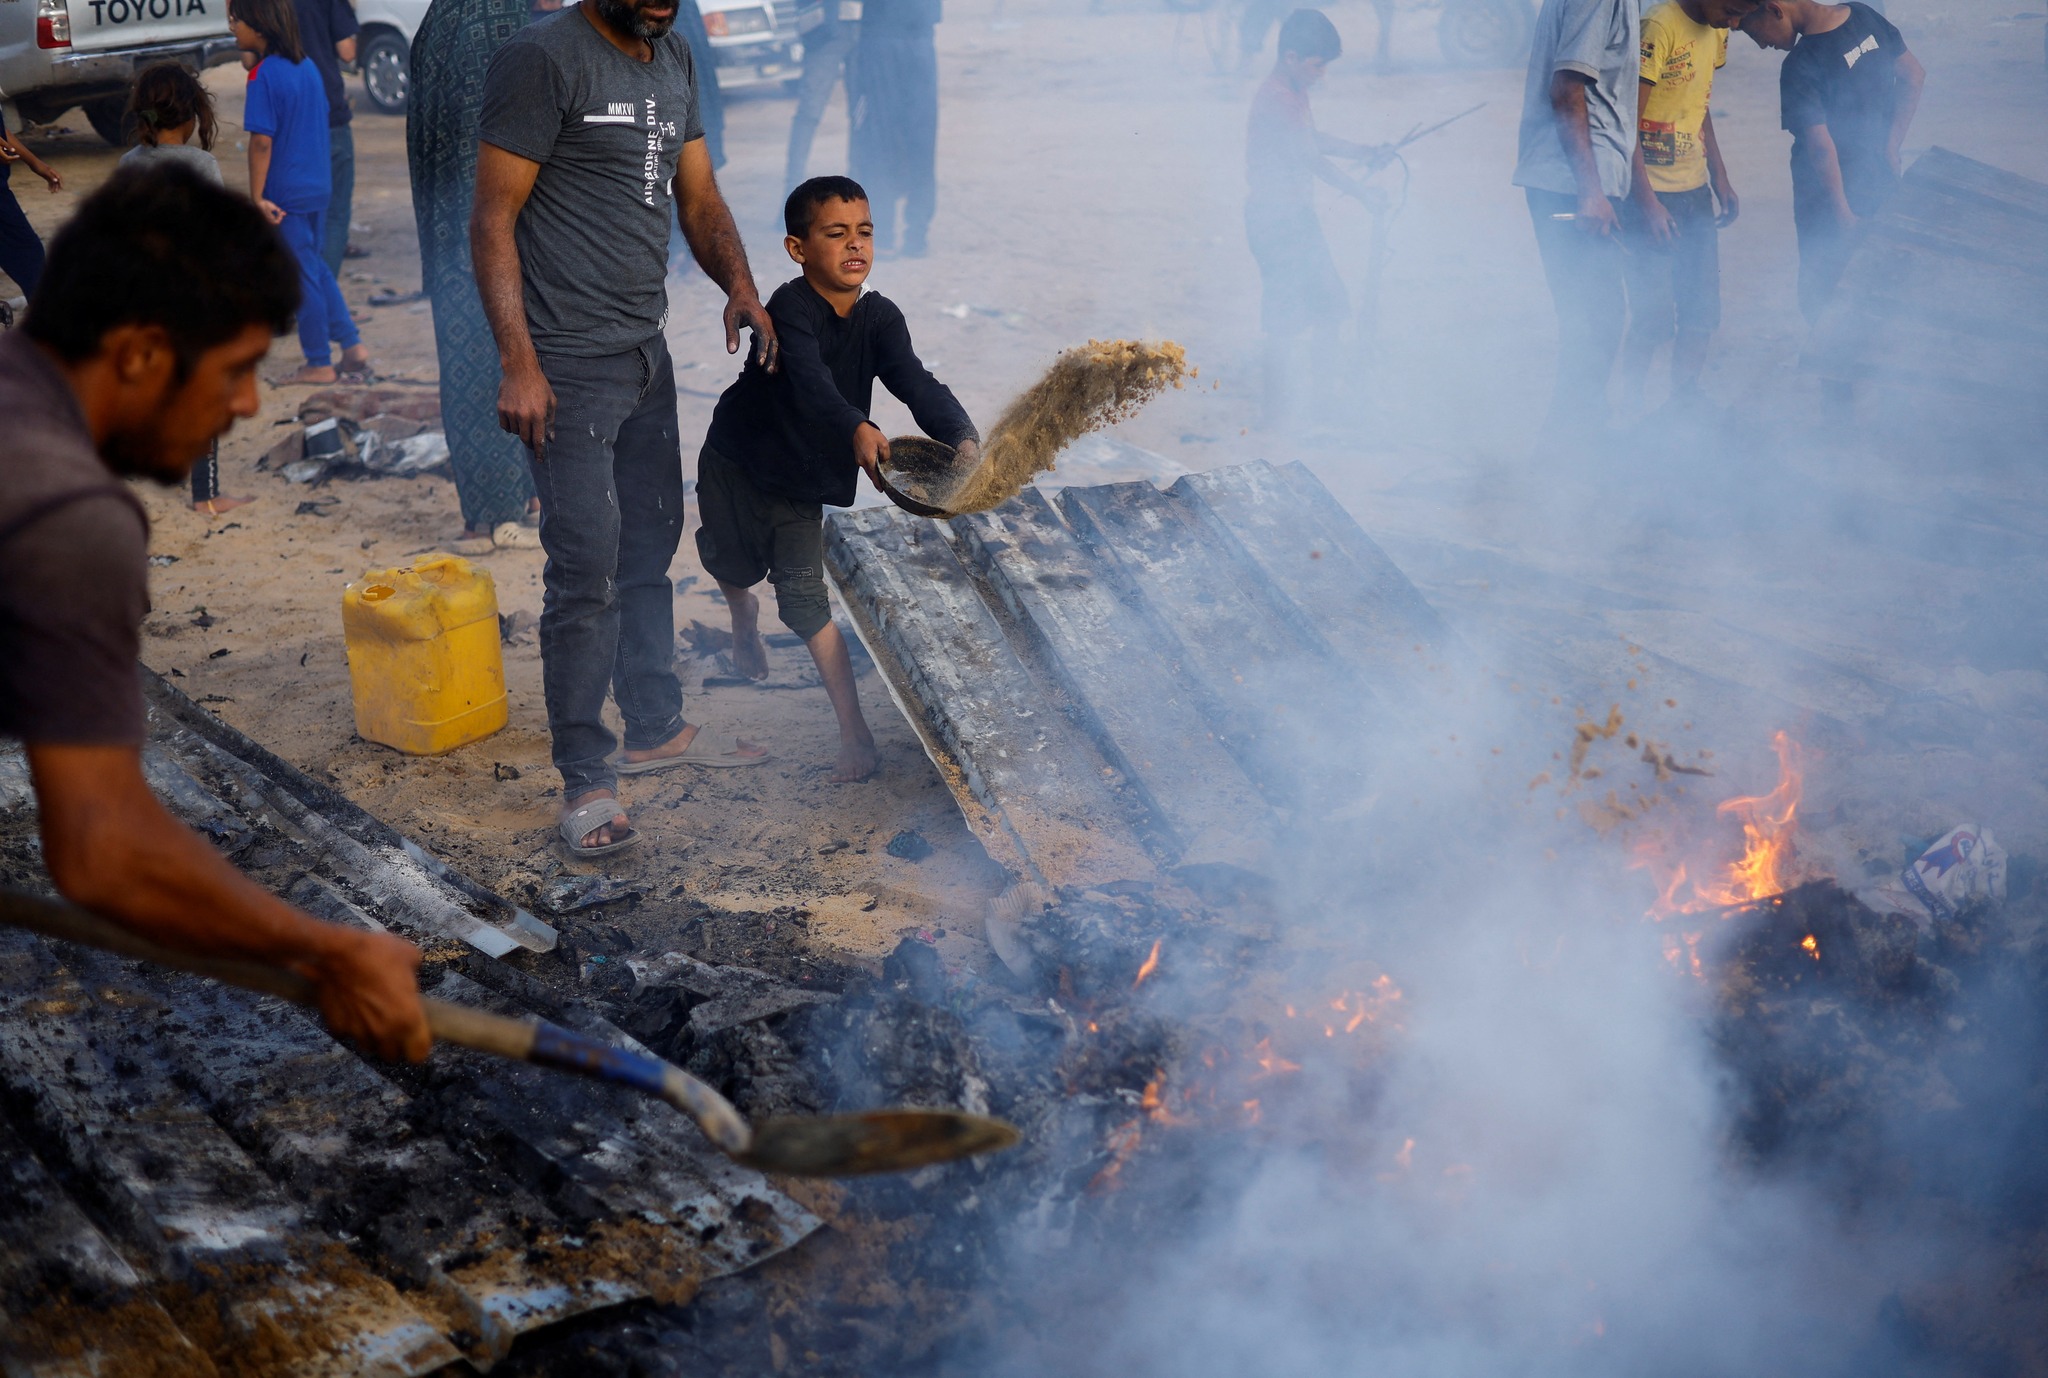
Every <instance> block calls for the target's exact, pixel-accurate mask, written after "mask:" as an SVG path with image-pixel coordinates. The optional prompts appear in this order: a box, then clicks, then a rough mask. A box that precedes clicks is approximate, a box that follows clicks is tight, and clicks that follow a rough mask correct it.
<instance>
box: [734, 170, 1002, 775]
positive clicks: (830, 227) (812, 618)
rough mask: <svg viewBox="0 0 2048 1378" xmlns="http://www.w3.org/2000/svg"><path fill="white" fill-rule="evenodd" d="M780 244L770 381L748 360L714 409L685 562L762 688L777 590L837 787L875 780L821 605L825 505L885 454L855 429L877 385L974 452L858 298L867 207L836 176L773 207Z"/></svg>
mask: <svg viewBox="0 0 2048 1378" xmlns="http://www.w3.org/2000/svg"><path fill="white" fill-rule="evenodd" d="M782 214H783V227H784V228H785V229H786V230H787V231H788V236H787V238H785V239H784V240H783V241H782V244H783V247H784V248H785V249H786V250H788V252H789V256H790V258H792V259H793V260H795V261H796V263H797V264H798V265H800V266H801V267H802V268H803V276H801V277H798V278H793V279H791V280H790V281H788V282H785V283H783V284H782V286H780V287H778V288H776V289H775V294H774V295H773V296H771V297H770V298H768V314H769V316H770V317H771V318H772V319H773V320H774V322H775V333H776V338H777V339H779V340H780V341H781V342H782V366H781V370H780V371H779V372H775V373H770V372H769V371H768V370H767V369H765V368H763V367H762V366H761V364H760V363H759V362H758V361H757V360H755V359H752V358H749V359H748V360H747V364H746V367H745V368H744V369H743V370H742V371H741V373H740V376H739V378H738V379H737V380H736V381H735V382H734V383H733V385H732V386H731V387H729V388H727V389H726V390H725V395H724V396H723V397H721V398H719V399H718V407H717V410H715V411H714V412H713V413H712V416H711V431H710V434H709V435H707V436H705V438H704V450H703V453H702V454H701V455H699V457H698V460H697V511H698V515H699V517H700V519H701V521H702V525H700V526H699V527H698V529H697V553H698V555H699V556H700V557H701V558H702V560H703V562H704V568H705V570H706V571H707V572H708V573H709V574H710V575H711V577H712V578H714V579H716V580H717V581H718V587H719V590H720V591H721V592H722V593H723V594H724V595H725V601H726V606H727V607H728V608H730V609H731V610H732V639H733V659H734V661H735V663H736V664H737V665H738V666H739V668H740V670H741V672H742V673H744V674H747V675H750V676H752V677H753V678H755V679H765V678H766V677H767V674H768V652H767V648H766V647H765V646H764V645H762V642H761V632H760V625H759V615H760V601H759V600H758V599H757V598H756V597H755V596H754V594H753V593H752V591H751V590H752V589H753V586H754V585H756V584H758V583H760V582H761V580H762V579H763V578H766V579H767V580H768V582H769V583H770V584H773V585H774V586H775V610H776V613H777V614H778V615H779V616H780V617H781V618H782V624H783V625H784V626H786V627H788V628H789V629H790V630H791V631H793V632H795V633H796V634H797V635H798V636H800V637H802V638H803V640H804V644H805V645H806V646H807V647H809V649H810V652H811V659H812V660H813V661H815V662H816V663H817V666H818V674H819V676H820V677H821V678H822V679H823V680H824V681H825V692H826V694H827V695H828V696H830V698H831V700H832V711H833V712H834V713H835V714H837V715H838V718H839V760H838V763H837V765H836V766H835V767H834V769H833V771H832V780H833V783H835V784H847V783H851V782H853V781H856V780H865V779H867V778H868V777H869V776H871V775H873V774H874V773H875V766H876V759H875V739H874V737H873V736H872V735H870V733H869V732H868V725H867V720H866V719H865V718H863V717H862V716H861V711H860V697H859V695H858V694H857V693H856V691H855V688H854V682H853V663H852V660H851V659H850V658H849V657H848V655H847V652H846V641H845V639H844V638H843V637H841V636H840V634H839V629H838V628H837V627H835V626H834V625H833V624H832V604H831V600H830V599H829V598H828V597H827V595H826V592H825V548H824V546H825V543H824V520H823V519H824V510H823V509H824V506H825V505H826V504H828V503H829V504H830V505H831V506H834V507H847V506H851V505H852V503H853V499H854V487H855V483H856V474H857V471H858V470H861V469H865V470H867V473H868V477H869V478H870V479H871V480H873V481H874V482H875V484H876V486H877V487H880V470H879V468H878V466H879V464H880V463H881V462H882V461H883V460H885V459H887V458H888V457H889V441H888V438H887V437H886V436H884V435H883V434H882V432H881V430H880V429H879V428H878V427H877V426H876V425H875V423H874V422H872V421H870V420H868V408H869V404H870V402H871V401H872V399H873V396H874V385H875V380H876V379H878V378H879V379H880V380H881V381H882V385H883V386H884V387H886V388H888V389H889V391H890V392H891V393H893V394H895V396H896V397H897V398H898V399H899V400H901V401H902V402H903V403H904V405H906V406H908V407H909V408H910V414H911V415H912V416H913V417H915V418H916V420H917V424H918V426H919V427H920V428H921V429H922V430H923V431H924V433H925V434H926V435H929V436H930V437H931V438H932V439H934V440H938V441H942V442H944V443H945V444H948V445H951V446H953V447H954V448H956V449H958V450H959V451H961V455H962V458H963V460H965V461H967V462H969V463H971V462H973V460H974V459H975V452H976V451H977V450H978V449H979V446H980V441H981V437H980V435H979V434H978V433H977V432H976V431H975V429H974V423H973V422H972V421H970V420H969V419H968V417H967V412H966V411H965V409H963V408H962V407H961V405H960V403H959V402H958V401H957V400H956V399H955V398H954V396H953V394H952V392H951V391H949V390H948V389H947V387H946V386H945V384H943V383H941V382H939V381H938V380H937V379H936V378H934V377H932V375H931V373H930V372H929V371H927V370H926V368H925V366H924V365H923V364H922V363H921V362H919V360H918V357H917V354H916V352H915V351H914V350H913V349H912V348H911V344H910V327H909V325H908V324H907V323H905V321H904V319H903V313H902V312H901V311H900V310H898V309H897V308H896V304H895V303H894V302H892V301H890V300H889V299H888V298H887V297H884V296H882V295H880V294H879V293H875V292H863V291H862V290H861V289H862V284H863V283H865V282H866V281H867V276H868V269H869V266H870V265H871V264H872V263H873V262H874V237H875V228H874V222H873V220H872V218H871V216H870V212H869V209H868V195H867V193H866V192H865V191H863V190H861V187H860V184H859V183H858V182H855V181H853V180H852V179H850V178H846V177H813V178H811V179H810V180H809V181H807V182H805V183H803V184H802V185H801V186H799V187H798V188H797V189H796V190H795V191H793V192H791V193H790V194H789V200H788V202H787V203H786V204H785V205H784V206H783V212H782Z"/></svg>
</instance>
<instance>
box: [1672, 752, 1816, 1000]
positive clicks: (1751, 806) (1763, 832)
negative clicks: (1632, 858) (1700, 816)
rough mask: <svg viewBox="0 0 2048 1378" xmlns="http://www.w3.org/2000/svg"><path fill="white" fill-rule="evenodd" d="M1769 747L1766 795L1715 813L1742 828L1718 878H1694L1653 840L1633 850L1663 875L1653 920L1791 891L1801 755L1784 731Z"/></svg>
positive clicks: (1726, 803)
mask: <svg viewBox="0 0 2048 1378" xmlns="http://www.w3.org/2000/svg"><path fill="white" fill-rule="evenodd" d="M1771 747H1772V749H1773V750H1774V751H1776V752H1777V754H1778V784H1777V787H1776V788H1775V789H1773V790H1772V791H1771V792H1770V793H1769V794H1760V795H1745V796H1741V797H1739V798H1735V799H1728V800H1724V801H1723V802H1722V803H1721V805H1720V806H1719V808H1718V809H1717V810H1716V812H1718V813H1722V814H1727V815H1729V816H1731V817H1733V818H1734V819H1735V820H1736V821H1737V822H1739V823H1741V825H1742V856H1741V859H1739V860H1737V861H1733V862H1730V863H1728V865H1727V866H1726V867H1725V868H1724V869H1723V870H1722V871H1721V873H1720V875H1719V877H1718V878H1715V879H1709V878H1706V877H1704V876H1702V877H1701V878H1699V879H1695V878H1694V877H1693V875H1692V873H1691V871H1690V869H1689V868H1688V866H1687V864H1686V863H1685V862H1684V861H1673V860H1671V859H1670V858H1668V857H1667V856H1666V854H1665V851H1664V848H1663V847H1662V845H1661V844H1660V843H1659V841H1658V840H1657V839H1654V838H1652V839H1646V840H1645V841H1643V842H1642V843H1639V844H1638V845H1637V848H1636V854H1637V859H1636V862H1635V864H1636V865H1637V866H1638V867H1642V868H1645V869H1648V870H1651V871H1653V872H1662V873H1663V878H1662V880H1661V881H1660V883H1659V885H1658V887H1657V890H1658V894H1657V902H1656V903H1655V904H1653V905H1651V906H1650V914H1651V916H1652V917H1654V918H1659V919H1661V918H1664V917H1666V916H1668V915H1671V914H1690V913H1693V912H1695V911H1697V910H1701V909H1719V908H1724V907H1726V906H1728V905H1733V904H1747V903H1749V902H1750V901H1752V900H1760V899H1766V898H1768V897H1770V896H1772V895H1777V894H1782V893H1784V892H1785V891H1786V890H1789V889H1791V888H1792V886H1793V884H1794V883H1795V880H1794V871H1793V867H1794V857H1795V851H1794V841H1795V839H1796V837H1797V834H1798V815H1799V799H1800V794H1801V792H1802V790H1803V789H1804V787H1805V775H1804V759H1803V758H1804V753H1803V752H1802V751H1801V750H1800V746H1799V743H1797V742H1795V741H1793V740H1792V738H1791V737H1789V736H1788V735H1786V734H1785V733H1783V732H1779V733H1776V734H1775V735H1774V736H1773V737H1772V738H1771ZM1686 941H1687V946H1688V947H1690V946H1692V945H1693V944H1694V943H1696V942H1697V941H1698V938H1697V935H1687V940H1686ZM1697 965H1698V961H1697V958H1696V957H1695V959H1694V966H1695V967H1697Z"/></svg>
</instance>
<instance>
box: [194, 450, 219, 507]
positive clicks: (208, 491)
mask: <svg viewBox="0 0 2048 1378" xmlns="http://www.w3.org/2000/svg"><path fill="white" fill-rule="evenodd" d="M219 496H220V442H219V441H218V440H216V441H214V442H213V448H211V449H209V450H208V451H207V452H206V458H204V459H202V460H200V461H199V462H198V463H197V464H195V465H193V466H192V501H194V502H212V501H213V500H214V499H215V498H217V497H219Z"/></svg>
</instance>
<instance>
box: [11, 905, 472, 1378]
mask: <svg viewBox="0 0 2048 1378" xmlns="http://www.w3.org/2000/svg"><path fill="white" fill-rule="evenodd" d="M0 952H6V953H10V954H13V955H15V956H16V957H17V958H18V957H20V956H23V955H26V956H27V957H28V958H29V961H28V963H27V964H26V965H27V967H28V969H29V970H31V971H32V972H33V973H34V978H35V979H32V980H30V981H28V982H21V983H13V982H11V983H9V984H7V985H6V986H5V987H0V1083H4V1084H5V1086H6V1089H7V1091H8V1092H9V1094H10V1096H11V1097H12V1098H14V1099H15V1100H16V1101H17V1102H18V1103H25V1104H28V1105H30V1106H32V1107H33V1114H34V1116H35V1118H36V1122H37V1126H38V1128H39V1129H40V1131H41V1132H42V1134H43V1135H44V1136H45V1137H46V1138H48V1139H51V1140H54V1141H57V1142H59V1143H61V1144H62V1145H63V1148H64V1151H65V1152H66V1154H67V1155H68V1156H69V1162H68V1166H69V1167H70V1168H71V1169H72V1170H73V1171H75V1172H78V1173H80V1174H82V1175H84V1176H85V1177H87V1178H89V1179H90V1180H91V1182H92V1184H93V1187H94V1189H95V1191H96V1193H97V1194H98V1196H99V1198H100V1200H101V1202H102V1204H103V1206H104V1209H105V1211H106V1212H107V1219H108V1220H109V1222H110V1223H113V1224H114V1226H115V1228H116V1229H117V1230H118V1232H119V1233H120V1235H121V1237H122V1238H123V1239H124V1241H125V1242H127V1243H128V1244H130V1245H131V1246H133V1247H135V1248H137V1249H139V1250H141V1251H142V1252H143V1254H144V1255H145V1256H146V1257H148V1258H149V1259H150V1260H151V1261H152V1263H153V1264H154V1265H155V1267H156V1268H158V1269H159V1270H160V1271H161V1272H162V1273H163V1274H164V1275H166V1276H168V1277H171V1278H175V1279H179V1280H181V1281H183V1282H184V1283H186V1284H187V1285H189V1286H190V1287H192V1288H194V1289H195V1290H196V1291H198V1292H200V1293H202V1294H209V1295H211V1296H213V1297H214V1298H215V1299H216V1300H217V1302H218V1305H219V1309H220V1312H221V1314H222V1316H223V1317H224V1320H225V1330H224V1332H223V1338H222V1340H221V1343H223V1344H226V1345H228V1346H230V1347H240V1346H245V1345H251V1344H257V1343H264V1344H270V1345H273V1346H275V1345H279V1344H282V1345H283V1346H285V1347H286V1348H288V1349H289V1350H290V1351H291V1352H292V1353H293V1354H294V1356H295V1364H294V1367H295V1370H296V1371H297V1372H301V1373H305V1374H308V1375H321V1376H322V1378H326V1375H333V1378H343V1376H344V1375H348V1376H350V1378H353V1376H354V1375H365V1376H367V1375H377V1376H378V1378H385V1376H386V1375H391V1376H392V1378H396V1376H397V1375H412V1374H422V1373H430V1372H432V1371H434V1370H435V1369H437V1368H439V1367H441V1366H443V1365H445V1364H448V1363H452V1362H454V1361H455V1360H457V1359H458V1358H460V1357H461V1356H460V1354H459V1353H458V1351H457V1350H456V1349H455V1348H454V1347H453V1346H452V1345H451V1344H450V1343H449V1342H448V1340H447V1339H446V1338H445V1337H444V1336H443V1335H442V1334H441V1332H440V1329H439V1328H438V1327H437V1326H436V1325H434V1324H433V1323H431V1322H430V1321H428V1320H427V1318H426V1317H424V1316H422V1315H421V1314H420V1313H419V1312H418V1311H417V1310H415V1309H414V1308H413V1307H412V1306H411V1305H410V1304H408V1303H407V1302H406V1301H405V1300H404V1299H403V1298H401V1297H400V1296H399V1295H398V1293H397V1292H396V1291H395V1290H394V1289H393V1288H392V1287H391V1285H390V1284H389V1283H388V1282H386V1281H384V1280H383V1279H381V1278H378V1277H375V1276H374V1275H372V1274H370V1273H368V1272H366V1271H365V1270H364V1269H363V1268H362V1267H361V1266H360V1265H359V1264H358V1263H356V1262H355V1261H354V1259H353V1256H352V1255H350V1254H349V1253H348V1251H347V1250H346V1249H343V1248H342V1247H341V1246H340V1244H339V1243H338V1242H336V1241H335V1240H334V1239H332V1238H331V1237H329V1236H327V1235H325V1234H324V1233H323V1232H321V1231H318V1230H316V1229H313V1228H312V1227H311V1226H310V1225H309V1224H308V1223H307V1221H306V1220H305V1218H304V1216H303V1213H302V1212H301V1211H300V1209H299V1208H298V1206H297V1205H296V1204H295V1203H293V1202H292V1201H291V1200H290V1199H289V1198H288V1197H286V1196H285V1195H284V1194H283V1192H281V1191H280V1190H279V1189H278V1187H277V1186H276V1184H275V1183H273V1182H272V1181H270V1179H269V1178H268V1177H267V1176H266V1175H265V1174H264V1172H263V1171H262V1169H261V1168H260V1167H259V1166H258V1165H257V1164H256V1163H255V1162H254V1161H252V1160H251V1159H250V1158H249V1157H248V1155H247V1154H245V1153H244V1152H243V1151H242V1150H241V1148H240V1147H239V1146H238V1145H236V1144H235V1143H234V1141H233V1140H232V1139H230V1138H229V1137H228V1136H227V1135H226V1134H225V1133H223V1132H222V1130H221V1129H220V1127H219V1126H218V1125H216V1124H215V1123H214V1122H213V1120H212V1119H211V1118H210V1116H209V1115H208V1114H207V1113H206V1111H205V1110H204V1108H203V1107H202V1106H200V1105H199V1104H198V1103H196V1102H195V1100H194V1099H193V1098H192V1097H191V1096H190V1095H188V1094H187V1093H186V1092H185V1091H184V1090H183V1089H182V1088H181V1087H180V1085H179V1082H178V1079H177V1078H176V1077H175V1076H174V1075H173V1069H172V1068H171V1067H169V1066H168V1065H166V1064H165V1063H163V1062H162V1061H160V1060H159V1059H158V1057H157V1053H158V1051H159V1049H160V1044H159V1042H158V1040H157V1038H156V1035H155V1030H154V1028H153V1027H152V1025H153V1023H154V1022H155V1021H156V1019H157V1018H159V1017H160V1016H161V1015H162V1014H163V1013H164V1011H163V1010H162V1009H161V1008H160V1007H159V1008H155V1009H151V1008H147V1007H145V1006H144V1004H143V1002H139V1001H137V1000H136V999H135V997H134V996H133V993H132V992H130V991H128V990H125V989H121V988H116V987H107V986H100V985H99V984H98V983H89V982H86V981H82V980H81V979H79V973H78V972H77V971H75V970H74V969H72V968H70V967H68V966H66V965H64V964H63V963H61V962H60V961H59V959H58V958H57V957H56V955H55V954H54V952H53V951H52V950H51V949H50V947H49V945H47V944H44V943H43V942H42V941H41V940H40V939H37V938H34V937H31V936H30V935H27V934H23V933H0Z"/></svg>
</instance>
